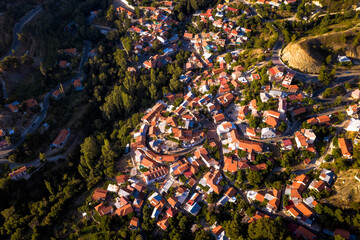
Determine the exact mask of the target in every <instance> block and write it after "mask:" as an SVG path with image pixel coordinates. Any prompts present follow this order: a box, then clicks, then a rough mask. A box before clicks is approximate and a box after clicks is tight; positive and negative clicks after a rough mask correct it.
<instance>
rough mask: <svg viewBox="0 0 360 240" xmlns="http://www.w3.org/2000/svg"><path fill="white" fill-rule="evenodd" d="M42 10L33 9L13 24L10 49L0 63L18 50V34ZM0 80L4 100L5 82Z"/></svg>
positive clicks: (39, 6) (5, 92)
mask: <svg viewBox="0 0 360 240" xmlns="http://www.w3.org/2000/svg"><path fill="white" fill-rule="evenodd" d="M42 10H43V7H42V6H41V5H38V6H37V7H36V8H34V9H33V10H31V11H30V12H28V14H26V15H25V16H24V17H22V18H21V19H20V21H19V22H18V23H16V24H15V26H14V29H13V35H12V39H13V41H12V44H11V47H10V49H9V51H8V53H7V54H6V55H4V56H2V57H1V58H0V61H1V60H3V59H4V58H5V57H7V56H11V55H12V54H13V52H16V51H17V49H18V48H19V45H20V40H19V38H18V34H20V33H21V30H22V29H23V27H24V26H25V24H27V23H28V22H29V21H30V20H31V19H33V18H34V17H35V16H36V15H37V14H38V13H40V12H41V11H42ZM0 80H1V85H2V91H3V97H4V98H5V99H7V98H8V94H7V91H6V84H5V81H4V79H2V78H1V77H0Z"/></svg>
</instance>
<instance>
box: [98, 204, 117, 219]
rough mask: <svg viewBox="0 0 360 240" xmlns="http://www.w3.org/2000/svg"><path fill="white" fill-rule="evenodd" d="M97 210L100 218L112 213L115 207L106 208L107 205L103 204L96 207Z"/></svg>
mask: <svg viewBox="0 0 360 240" xmlns="http://www.w3.org/2000/svg"><path fill="white" fill-rule="evenodd" d="M95 210H96V211H97V212H98V213H99V215H100V216H104V215H106V214H109V213H111V212H112V210H113V207H112V206H107V207H106V206H105V204H104V203H103V202H102V203H100V204H99V205H97V206H95Z"/></svg>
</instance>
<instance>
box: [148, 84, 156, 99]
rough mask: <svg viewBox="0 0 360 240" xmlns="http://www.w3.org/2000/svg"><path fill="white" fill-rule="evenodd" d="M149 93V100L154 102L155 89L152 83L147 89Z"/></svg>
mask: <svg viewBox="0 0 360 240" xmlns="http://www.w3.org/2000/svg"><path fill="white" fill-rule="evenodd" d="M149 92H150V97H151V100H153V101H154V100H156V99H157V89H156V86H155V85H154V84H153V83H152V84H151V85H150V87H149Z"/></svg>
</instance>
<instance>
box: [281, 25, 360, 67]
mask: <svg viewBox="0 0 360 240" xmlns="http://www.w3.org/2000/svg"><path fill="white" fill-rule="evenodd" d="M359 31H360V28H358V27H355V28H352V29H349V30H346V31H342V32H333V33H327V34H324V35H321V36H316V37H308V38H303V39H300V40H299V41H297V42H294V43H289V44H288V45H287V46H286V47H285V48H284V49H283V51H282V60H283V61H286V62H287V64H288V65H289V66H290V67H292V68H295V69H299V70H300V71H302V72H306V73H318V72H319V70H320V67H321V65H322V64H324V61H325V58H326V57H327V56H328V55H330V54H332V55H333V59H334V57H336V55H337V54H339V55H346V56H348V57H351V58H353V59H354V60H359V58H360V46H354V45H353V42H354V39H355V37H356V35H358V33H359Z"/></svg>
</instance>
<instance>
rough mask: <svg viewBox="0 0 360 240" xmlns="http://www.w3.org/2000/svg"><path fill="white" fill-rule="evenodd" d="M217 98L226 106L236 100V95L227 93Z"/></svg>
mask: <svg viewBox="0 0 360 240" xmlns="http://www.w3.org/2000/svg"><path fill="white" fill-rule="evenodd" d="M217 100H218V102H219V104H220V105H222V106H223V107H225V108H226V107H227V106H229V104H230V103H231V102H232V101H233V100H234V95H232V94H231V93H226V94H225V95H223V96H220V97H218V98H217Z"/></svg>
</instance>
